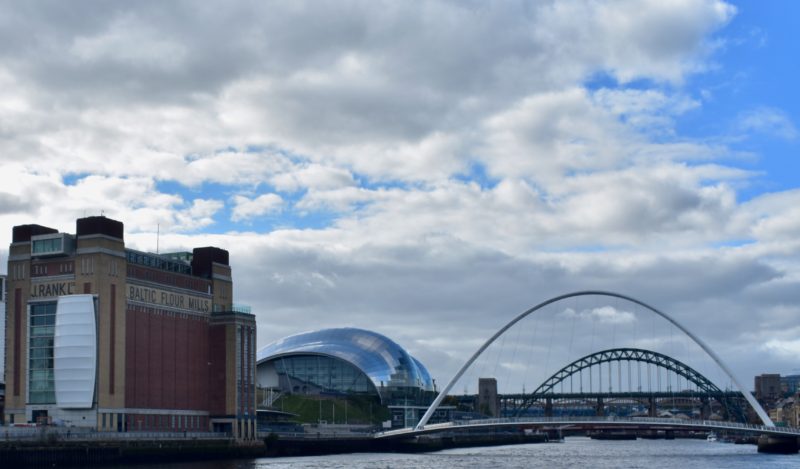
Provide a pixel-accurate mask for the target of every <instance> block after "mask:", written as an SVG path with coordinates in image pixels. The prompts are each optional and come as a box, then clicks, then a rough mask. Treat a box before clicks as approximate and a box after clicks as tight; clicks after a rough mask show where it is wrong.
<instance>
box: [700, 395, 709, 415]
mask: <svg viewBox="0 0 800 469" xmlns="http://www.w3.org/2000/svg"><path fill="white" fill-rule="evenodd" d="M709 417H711V405H710V404H709V402H708V397H701V398H700V420H708V418H709Z"/></svg>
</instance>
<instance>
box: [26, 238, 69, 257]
mask: <svg viewBox="0 0 800 469" xmlns="http://www.w3.org/2000/svg"><path fill="white" fill-rule="evenodd" d="M62 242H63V239H62V238H60V237H58V238H50V239H37V240H35V241H33V248H32V251H33V254H43V253H48V254H49V253H53V252H62V251H63V250H64V247H63V244H62Z"/></svg>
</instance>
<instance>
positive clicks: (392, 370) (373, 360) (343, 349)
mask: <svg viewBox="0 0 800 469" xmlns="http://www.w3.org/2000/svg"><path fill="white" fill-rule="evenodd" d="M296 354H316V355H326V356H331V357H336V358H339V359H341V360H344V361H346V362H348V363H350V364H352V365H354V366H356V367H357V368H358V369H360V370H361V371H362V372H363V373H364V374H366V375H367V376H368V377H369V378H370V379H371V380H372V382H373V384H374V385H375V387H376V389H381V388H382V387H383V386H391V387H415V388H419V389H421V390H424V391H433V382H432V380H431V377H430V374H429V373H428V370H427V369H426V368H425V366H423V365H422V363H420V362H419V361H418V360H416V359H415V358H413V357H412V356H411V355H409V353H408V352H407V351H406V350H405V349H404V348H403V347H401V346H400V345H398V344H397V343H395V342H394V341H393V340H391V339H389V338H388V337H386V336H383V335H381V334H378V333H377V332H373V331H368V330H364V329H356V328H351V327H344V328H339V329H323V330H319V331H312V332H303V333H300V334H296V335H293V336H289V337H285V338H283V339H281V340H278V341H277V342H273V343H271V344H269V345H267V346H266V347H264V348H262V349H261V350H259V351H258V355H257V358H258V362H259V363H262V362H265V361H268V360H273V359H276V358H279V357H283V356H289V355H296Z"/></svg>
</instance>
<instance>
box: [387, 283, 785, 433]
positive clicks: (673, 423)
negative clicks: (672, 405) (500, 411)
mask: <svg viewBox="0 0 800 469" xmlns="http://www.w3.org/2000/svg"><path fill="white" fill-rule="evenodd" d="M580 296H606V297H611V298H619V299H623V300H626V301H629V302H631V303H634V304H637V305H639V306H641V307H643V308H645V309H647V310H649V311H651V312H652V313H654V314H657V315H658V316H661V317H662V318H664V319H666V320H667V321H668V322H670V323H671V324H672V325H674V326H675V327H677V328H678V329H680V330H681V331H682V332H683V333H684V334H686V335H687V336H688V337H689V338H690V339H692V340H693V341H694V342H695V343H696V344H697V345H698V346H699V347H700V348H702V349H703V351H704V352H706V354H708V356H709V357H711V359H713V360H714V362H715V363H716V364H717V366H719V368H720V369H722V371H724V372H725V374H726V375H727V376H728V378H730V380H731V382H732V383H733V384H734V385H735V386H736V388H737V389H738V391H739V392H740V393H741V394H742V396H743V397H744V399H745V400H746V401H747V402H748V404H750V406H751V407H752V408H753V410H754V411H755V413H756V414H757V415H758V417H759V419H761V422H762V425H749V424H743V423H736V422H724V421H716V420H684V419H664V418H640V417H636V418H619V417H613V418H609V417H580V418H569V417H563V418H562V417H556V418H553V417H545V418H536V417H533V418H531V417H515V418H499V419H498V418H492V419H480V420H467V421H462V422H445V423H437V424H431V425H428V424H427V423H428V420H429V419H430V418H431V416H432V415H433V414H434V412H435V411H436V409H437V408H438V407H439V405H440V404H441V402H442V400H443V399H444V398H445V397H446V396H447V395H448V393H449V392H450V390H451V389H452V387H453V386H454V385H455V384H456V382H458V380H459V379H460V378H461V376H462V375H463V374H464V372H465V371H466V370H467V369H468V368H469V367H470V366H471V365H472V364H473V363H474V362H475V360H476V359H477V358H478V357H479V356H480V355H481V354H482V353H483V352H484V351H485V350H486V349H487V348H488V347H489V346H490V345H491V344H492V343H494V341H495V340H497V338H499V337H500V336H501V335H502V334H503V333H504V332H506V331H507V330H508V329H510V328H511V327H513V326H514V325H515V324H516V323H518V322H519V321H520V320H522V319H524V318H525V317H527V316H529V315H532V314H535V313H536V312H537V311H539V310H541V309H542V308H544V307H545V306H547V305H550V304H552V303H555V302H558V301H561V300H564V299H567V298H573V297H580ZM512 426H516V427H522V426H524V427H531V428H532V427H537V426H538V427H544V426H548V427H550V428H552V427H558V426H561V427H565V426H595V427H601V426H602V427H619V428H639V429H659V428H666V427H669V428H672V429H702V430H709V431H711V430H718V431H736V432H740V433H753V434H767V435H774V436H795V437H797V436H800V429H796V428H787V427H776V426H775V424H774V423H773V422H772V420H771V419H770V418H769V416H768V415H767V413H766V411H765V410H764V409H763V408H762V407H761V405H760V404H759V403H758V401H756V400H755V398H754V397H753V395H752V394H751V393H749V392H748V391H747V390H746V389H745V388H744V386H742V385H741V383H740V382H739V380H738V379H737V378H736V377H735V376H734V374H733V372H732V371H731V370H730V368H729V367H728V366H727V365H726V364H725V363H724V362H723V361H722V359H721V358H720V357H719V356H718V355H717V354H716V353H715V352H714V351H713V350H712V349H711V348H710V347H708V345H706V344H705V343H704V342H703V341H702V340H701V339H700V338H699V337H697V336H696V335H695V334H693V333H692V332H691V331H689V330H688V329H687V328H686V327H684V326H683V325H682V324H680V323H679V322H678V321H677V320H675V319H674V318H673V317H672V316H670V315H668V314H666V313H664V312H662V311H659V310H658V309H656V308H654V307H652V306H650V305H648V304H646V303H644V302H643V301H640V300H637V299H635V298H632V297H630V296H626V295H623V294H620V293H615V292H609V291H600V290H587V291H578V292H574V293H567V294H564V295H560V296H556V297H553V298H551V299H549V300H547V301H544V302H542V303H539V304H538V305H536V306H534V307H532V308H530V309H528V310H526V311H524V312H522V313H521V314H519V315H518V316H516V317H515V318H514V319H512V320H511V321H509V322H508V324H506V325H505V326H503V327H502V328H500V330H498V331H497V332H496V333H495V334H494V335H493V336H492V337H490V338H489V339H488V340H487V341H486V342H485V343H484V344H483V345H482V346H481V347H480V348H479V349H478V350H477V351H476V352H475V353H474V354H473V355H472V357H470V358H469V360H467V361H466V363H464V365H463V366H462V367H461V369H459V370H458V372H457V373H456V374H455V375H454V376H453V378H452V379H451V380H450V382H449V383H447V385H446V386H445V387H444V388H442V390H441V392H440V393H439V394H438V395H437V397H436V399H435V400H434V401H433V403H432V404H431V405H430V407H428V409H427V411H426V412H425V414H424V415H423V416H422V418H421V419H420V421H419V422H418V423H417V425H416V426H415V427H409V428H402V429H396V430H390V431H386V432H381V433H378V434H376V435H375V437H376V438H400V437H410V436H415V435H420V434H425V433H437V432H446V431H455V430H468V429H471V428H474V429H478V428H490V427H512Z"/></svg>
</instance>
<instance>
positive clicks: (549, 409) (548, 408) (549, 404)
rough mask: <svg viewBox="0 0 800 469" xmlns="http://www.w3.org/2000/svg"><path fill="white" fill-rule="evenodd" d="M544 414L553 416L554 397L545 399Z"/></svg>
mask: <svg viewBox="0 0 800 469" xmlns="http://www.w3.org/2000/svg"><path fill="white" fill-rule="evenodd" d="M544 416H545V417H552V416H553V398H551V397H548V398H547V399H545V400H544Z"/></svg>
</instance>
